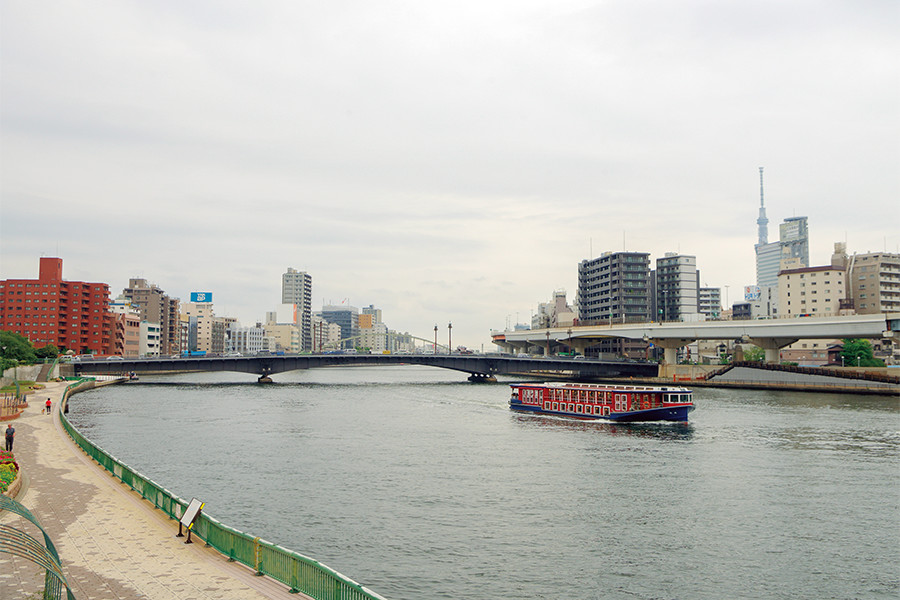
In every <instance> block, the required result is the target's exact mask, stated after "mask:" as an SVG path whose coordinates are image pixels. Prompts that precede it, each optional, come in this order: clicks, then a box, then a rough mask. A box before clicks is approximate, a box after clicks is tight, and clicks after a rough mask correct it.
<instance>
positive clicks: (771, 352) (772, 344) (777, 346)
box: [750, 337, 797, 364]
mask: <svg viewBox="0 0 900 600" xmlns="http://www.w3.org/2000/svg"><path fill="white" fill-rule="evenodd" d="M796 341H797V338H774V337H772V338H763V337H758V338H750V343H752V344H756V345H757V346H759V347H760V348H762V349H763V350H765V351H766V362H767V363H773V364H778V363H779V362H781V356H780V354H781V353H780V350H781V349H782V348H784V347H785V346H790V345H791V344H793V343H794V342H796Z"/></svg>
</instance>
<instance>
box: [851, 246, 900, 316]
mask: <svg viewBox="0 0 900 600" xmlns="http://www.w3.org/2000/svg"><path fill="white" fill-rule="evenodd" d="M849 272H850V274H849V278H848V283H849V286H848V287H849V292H850V297H851V298H852V299H853V306H854V308H855V309H856V312H857V314H874V313H883V312H900V254H892V253H888V252H867V253H866V254H854V255H853V256H852V257H851V258H850V268H849Z"/></svg>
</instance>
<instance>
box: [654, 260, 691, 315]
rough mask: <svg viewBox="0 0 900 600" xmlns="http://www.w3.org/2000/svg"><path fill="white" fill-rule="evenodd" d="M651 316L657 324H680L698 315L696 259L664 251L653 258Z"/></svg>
mask: <svg viewBox="0 0 900 600" xmlns="http://www.w3.org/2000/svg"><path fill="white" fill-rule="evenodd" d="M652 281H653V282H654V285H653V286H651V288H653V289H654V294H653V301H654V305H655V307H656V310H655V311H653V314H655V315H656V318H658V319H659V320H660V321H683V320H686V319H689V318H690V317H689V316H688V315H696V314H698V313H699V289H700V272H699V271H698V270H697V257H696V256H691V255H686V254H676V253H674V252H666V255H665V256H664V257H663V258H657V259H656V271H654V273H653V276H652Z"/></svg>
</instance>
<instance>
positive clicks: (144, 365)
mask: <svg viewBox="0 0 900 600" xmlns="http://www.w3.org/2000/svg"><path fill="white" fill-rule="evenodd" d="M404 364H409V365H427V366H431V367H438V368H441V369H452V370H455V371H462V372H464V373H468V374H469V380H470V381H489V380H491V378H493V377H494V376H496V375H533V376H536V377H537V376H546V377H558V378H565V379H573V380H579V381H590V380H598V379H604V378H621V377H655V376H656V374H657V369H658V366H657V364H656V363H649V362H637V361H628V360H621V361H609V360H604V361H600V360H576V359H572V358H550V357H548V358H520V357H516V356H511V355H509V354H300V355H290V354H289V355H284V356H277V355H265V356H235V357H230V356H229V357H187V358H141V359H124V360H84V361H77V362H72V363H70V365H71V367H72V368H73V372H74V374H75V375H92V374H94V375H98V374H121V373H132V372H133V373H136V374H140V373H165V372H171V373H176V372H200V371H210V372H214V371H233V372H237V373H252V374H255V375H258V377H259V381H260V382H266V381H271V376H272V375H275V374H278V373H284V372H286V371H299V370H304V369H315V368H321V367H349V366H360V365H404Z"/></svg>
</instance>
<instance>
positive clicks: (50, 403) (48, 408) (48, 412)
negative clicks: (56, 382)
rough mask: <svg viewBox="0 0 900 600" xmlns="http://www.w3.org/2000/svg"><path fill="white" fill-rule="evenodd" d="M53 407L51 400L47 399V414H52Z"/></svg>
mask: <svg viewBox="0 0 900 600" xmlns="http://www.w3.org/2000/svg"><path fill="white" fill-rule="evenodd" d="M52 406H53V403H52V402H51V401H50V398H47V414H48V415H49V414H50V408H51V407H52Z"/></svg>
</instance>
